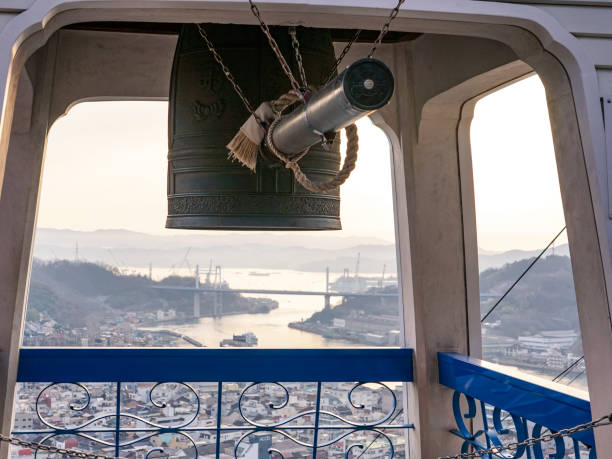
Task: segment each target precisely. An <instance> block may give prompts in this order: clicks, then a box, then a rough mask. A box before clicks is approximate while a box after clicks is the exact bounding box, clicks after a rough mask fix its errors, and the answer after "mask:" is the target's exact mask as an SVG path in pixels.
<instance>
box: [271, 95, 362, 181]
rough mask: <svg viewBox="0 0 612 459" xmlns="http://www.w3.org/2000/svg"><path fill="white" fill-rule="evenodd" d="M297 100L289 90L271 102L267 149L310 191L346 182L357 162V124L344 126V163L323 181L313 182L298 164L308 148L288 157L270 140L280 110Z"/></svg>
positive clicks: (280, 115)
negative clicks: (329, 177) (273, 113)
mask: <svg viewBox="0 0 612 459" xmlns="http://www.w3.org/2000/svg"><path fill="white" fill-rule="evenodd" d="M298 100H300V97H299V96H298V95H297V94H296V92H295V91H289V92H288V93H286V94H283V95H282V96H281V97H279V98H278V99H277V100H275V101H273V102H272V108H273V109H274V111H275V113H276V119H275V120H274V121H273V122H272V124H271V125H270V127H269V128H268V132H267V133H266V144H267V146H268V148H269V150H270V151H271V152H272V153H274V156H276V157H277V158H278V159H279V160H280V161H281V162H282V163H283V164H284V165H285V167H286V168H287V169H291V170H292V171H293V175H294V176H295V180H296V181H297V182H298V183H299V184H300V185H302V186H303V187H304V188H305V189H307V190H308V191H311V192H312V193H323V192H326V191H329V190H333V189H334V188H336V187H338V186H340V185H342V184H343V183H344V182H346V180H347V179H348V178H349V176H350V175H351V172H353V170H354V169H355V163H356V162H357V152H358V150H359V136H358V135H357V126H355V124H351V125H350V126H347V127H346V128H344V129H345V131H346V138H347V144H346V157H345V158H344V164H343V165H342V169H340V170H339V171H338V172H337V173H336V175H335V176H334V177H333V178H332V179H331V180H329V181H327V182H323V183H315V182H313V181H312V180H310V179H309V178H308V177H307V176H306V174H305V173H304V172H303V171H302V169H301V168H300V165H299V164H298V161H299V160H300V159H302V158H303V157H304V156H305V155H306V153H308V150H309V148H307V149H306V150H304V151H302V152H301V153H298V154H297V155H295V156H293V157H289V155H287V154H286V153H284V152H282V151H280V150H279V149H278V148H276V146H275V145H274V142H273V140H272V134H273V132H274V128H276V126H277V124H278V123H279V121H280V120H281V118H282V112H283V111H284V110H285V109H286V108H287V107H289V106H290V105H291V104H293V103H295V102H297V101H298Z"/></svg>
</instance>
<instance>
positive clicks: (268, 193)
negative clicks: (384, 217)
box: [166, 24, 341, 230]
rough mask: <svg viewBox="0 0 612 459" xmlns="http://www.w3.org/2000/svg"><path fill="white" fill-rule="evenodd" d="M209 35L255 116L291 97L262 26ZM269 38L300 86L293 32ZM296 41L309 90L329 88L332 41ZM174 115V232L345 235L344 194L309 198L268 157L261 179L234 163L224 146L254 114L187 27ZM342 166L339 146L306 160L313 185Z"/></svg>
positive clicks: (310, 35) (176, 71)
mask: <svg viewBox="0 0 612 459" xmlns="http://www.w3.org/2000/svg"><path fill="white" fill-rule="evenodd" d="M204 28H205V30H206V33H207V35H208V37H209V38H210V40H211V41H212V43H213V44H214V46H215V48H216V49H217V51H218V53H219V54H220V56H221V57H222V59H223V61H224V62H225V64H226V65H227V67H228V68H229V69H230V70H231V72H232V74H233V75H234V77H235V79H236V81H237V82H238V84H239V85H240V87H241V88H242V90H243V91H244V93H245V95H246V97H247V98H248V100H249V101H250V103H251V105H252V106H253V107H257V106H258V105H259V104H260V103H261V102H263V101H269V100H274V99H276V98H278V97H279V96H281V95H282V94H285V93H286V92H287V91H289V89H290V88H291V86H290V84H289V80H288V78H287V76H286V75H285V74H284V73H283V71H282V69H281V67H280V64H279V63H278V60H277V58H276V56H275V55H274V53H273V51H272V49H271V48H270V45H269V43H268V41H267V39H266V37H265V36H264V35H263V34H262V33H261V31H260V29H259V27H258V26H243V25H221V24H206V25H204ZM271 30H272V34H273V35H274V37H275V39H276V40H277V42H278V44H279V47H280V49H281V50H282V53H283V56H284V57H285V59H286V60H287V62H288V63H289V64H290V66H291V67H292V70H293V73H294V75H296V77H297V76H298V75H299V72H298V70H297V66H296V64H295V56H294V52H293V48H292V46H291V37H290V35H289V33H288V28H287V27H271ZM297 37H298V40H299V43H300V51H301V54H302V57H303V61H304V68H305V71H306V75H307V78H308V83H309V85H314V86H316V87H318V86H321V85H323V84H324V83H325V79H326V78H327V76H328V75H329V72H330V71H331V69H332V68H333V66H334V63H335V56H334V49H333V44H332V39H331V33H330V32H329V31H328V30H325V29H309V28H304V27H298V28H297ZM168 110H169V114H168V137H169V139H168V143H169V152H168V218H167V221H166V227H167V228H182V229H223V230H338V229H341V225H340V196H339V189H338V188H336V189H334V190H332V191H329V192H326V193H311V192H309V191H307V190H305V189H304V188H302V187H301V186H300V185H299V184H298V183H297V182H296V181H295V179H294V177H293V173H292V172H291V171H290V170H289V169H286V168H285V167H284V165H283V164H281V163H279V162H276V161H274V160H271V156H270V155H269V154H268V155H265V154H264V155H262V154H261V153H260V155H259V158H258V161H257V168H256V172H255V173H253V172H252V171H251V170H249V169H248V168H246V167H244V166H242V165H241V164H239V163H237V162H232V161H231V160H229V159H228V150H227V148H226V145H227V144H228V143H229V141H230V140H231V139H232V138H233V137H234V135H235V134H236V133H237V132H238V130H239V129H240V126H241V125H242V124H243V123H244V122H245V121H246V119H247V118H248V117H249V115H250V114H249V113H248V111H247V110H246V108H245V107H244V105H243V103H242V101H241V100H240V98H239V97H238V95H237V94H236V92H235V90H234V88H233V87H232V85H231V83H230V82H229V81H227V79H226V78H225V75H224V74H223V71H222V70H221V68H220V66H219V64H218V63H217V62H216V61H215V60H214V57H213V55H212V54H211V53H210V51H209V50H208V48H207V47H206V44H205V43H204V41H203V40H202V38H201V36H200V34H199V32H198V29H197V27H196V26H195V25H184V26H183V27H182V29H181V32H180V34H179V38H178V43H177V48H176V52H175V56H174V62H173V67H172V76H171V82H170V102H169V108H168ZM336 137H337V136H336ZM339 165H340V149H339V142H338V141H337V139H336V140H335V141H334V142H333V144H332V148H331V150H330V151H326V150H325V149H323V147H322V146H321V145H316V146H314V147H312V148H311V149H310V151H309V153H308V154H307V155H306V156H305V157H304V158H303V159H302V160H300V167H301V168H302V170H303V171H304V172H305V173H306V174H307V175H308V176H309V177H311V178H312V179H313V181H328V180H330V179H331V178H332V177H333V176H334V175H335V174H336V173H337V171H338V168H339Z"/></svg>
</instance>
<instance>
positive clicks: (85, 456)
mask: <svg viewBox="0 0 612 459" xmlns="http://www.w3.org/2000/svg"><path fill="white" fill-rule="evenodd" d="M0 441H3V442H5V443H9V444H11V445H14V446H22V447H24V448H32V449H36V450H38V451H45V452H47V453H55V454H61V455H62V456H69V457H78V458H80V459H116V458H115V456H105V455H103V454H95V453H86V452H84V451H78V450H75V449H65V448H58V447H56V446H51V445H43V444H42V443H38V442H35V441H25V440H21V439H19V438H15V437H9V436H7V435H2V434H0Z"/></svg>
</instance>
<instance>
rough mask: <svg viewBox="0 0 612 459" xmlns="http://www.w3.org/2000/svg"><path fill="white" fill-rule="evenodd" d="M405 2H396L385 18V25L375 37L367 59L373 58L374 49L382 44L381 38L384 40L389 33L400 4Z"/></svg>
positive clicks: (400, 0) (402, 0)
mask: <svg viewBox="0 0 612 459" xmlns="http://www.w3.org/2000/svg"><path fill="white" fill-rule="evenodd" d="M405 1H406V0H398V2H397V5H395V8H393V9H392V10H391V14H389V17H388V18H387V22H385V25H383V27H382V29H380V33H379V34H378V37H376V40H374V43H372V48H371V49H370V54H368V57H369V58H371V57H372V56H374V53H375V52H376V48H378V45H380V44H381V43H382V41H383V38H385V35H387V33H388V32H389V27H390V26H391V22H393V20H394V19H395V17H396V16H397V14H398V13H399V10H400V6H402V3H404V2H405Z"/></svg>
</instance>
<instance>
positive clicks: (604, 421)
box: [438, 413, 612, 459]
mask: <svg viewBox="0 0 612 459" xmlns="http://www.w3.org/2000/svg"><path fill="white" fill-rule="evenodd" d="M610 424H612V413H610V414H607V415H605V416H602V417H600V418H599V419H597V420H595V421H591V422H587V423H585V424H579V425H577V426H574V427H570V428H568V429H561V430H559V431H557V432H552V433H549V434H546V435H542V436H541V437H537V438H528V439H526V440H523V441H521V442H512V443H508V444H507V445H503V446H494V447H493V448H491V449H487V450H484V449H481V450H478V451H474V452H472V453H460V454H456V455H455V456H442V457H439V458H438V459H465V458H472V457H483V456H486V455H489V454H496V455H499V454H500V453H501V452H503V451H516V450H517V449H519V448H521V447H523V446H527V447H531V446H534V445H536V444H538V443H541V442H544V441H551V440H554V439H555V438H559V437H567V436H569V435H572V434H575V433H578V432H583V431H585V430H589V429H594V428H596V427H601V426H607V425H610Z"/></svg>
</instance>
